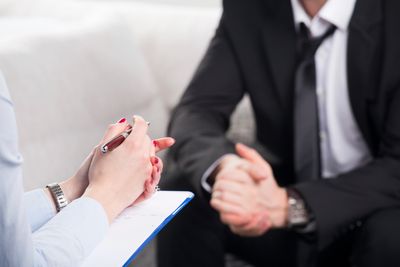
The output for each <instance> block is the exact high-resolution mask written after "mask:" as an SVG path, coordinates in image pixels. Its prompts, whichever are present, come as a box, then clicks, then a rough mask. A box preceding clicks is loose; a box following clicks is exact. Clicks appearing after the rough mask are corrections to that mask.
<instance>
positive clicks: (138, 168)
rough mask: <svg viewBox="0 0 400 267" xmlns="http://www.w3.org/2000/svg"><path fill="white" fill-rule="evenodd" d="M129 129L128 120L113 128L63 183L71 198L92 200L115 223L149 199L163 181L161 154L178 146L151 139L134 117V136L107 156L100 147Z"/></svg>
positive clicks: (167, 138)
mask: <svg viewBox="0 0 400 267" xmlns="http://www.w3.org/2000/svg"><path fill="white" fill-rule="evenodd" d="M128 127H129V123H128V122H127V121H126V119H121V120H120V121H119V122H117V123H115V124H111V125H109V127H108V129H107V131H106V133H105V135H104V137H103V138H102V140H101V141H100V143H99V145H98V146H96V147H95V148H94V149H93V151H92V152H91V153H90V155H89V156H88V157H87V158H86V160H85V161H84V162H83V163H82V165H81V167H80V168H79V170H78V171H77V173H76V174H75V175H74V176H72V177H71V178H70V179H68V180H66V181H65V182H62V183H60V185H61V187H62V189H63V191H64V192H65V194H66V196H67V198H68V199H69V200H70V201H72V200H74V199H76V198H78V197H81V196H84V197H90V198H93V199H95V200H97V201H98V202H99V203H100V204H101V205H102V206H103V208H104V210H105V212H106V214H107V216H108V219H109V221H110V222H111V221H112V220H113V219H114V218H115V217H116V216H117V215H118V214H119V213H120V212H121V211H122V210H124V209H125V208H126V207H128V206H130V205H132V204H133V203H137V202H140V201H143V200H145V199H146V198H149V197H150V196H151V195H152V194H153V193H154V191H155V187H156V185H157V184H158V183H159V181H160V176H161V172H162V169H163V163H162V161H161V159H160V158H158V157H157V156H156V153H157V152H158V151H161V150H163V149H166V148H168V147H170V146H172V145H173V144H174V142H175V141H174V139H172V138H169V137H165V138H160V139H156V140H153V141H152V140H151V139H150V137H149V136H148V134H147V130H148V126H147V124H146V122H145V120H144V119H143V118H141V117H139V116H135V117H134V126H133V130H132V133H131V134H130V135H129V136H128V137H127V138H126V139H125V141H124V142H123V143H122V144H121V145H120V146H118V147H117V148H116V149H115V150H113V151H112V152H109V153H106V154H103V153H102V152H101V151H100V146H101V145H102V144H104V143H106V142H107V141H109V140H110V139H112V138H113V137H115V136H117V135H118V134H120V133H121V132H123V131H125V130H126V129H127V128H128Z"/></svg>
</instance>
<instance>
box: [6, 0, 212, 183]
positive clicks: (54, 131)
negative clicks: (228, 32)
mask: <svg viewBox="0 0 400 267" xmlns="http://www.w3.org/2000/svg"><path fill="white" fill-rule="evenodd" d="M61 3H62V4H60V2H58V3H57V4H56V3H55V2H54V1H51V2H47V1H45V2H37V3H36V4H35V5H33V6H32V7H31V8H27V7H26V6H25V7H24V8H21V9H18V8H13V9H9V11H8V13H7V14H3V16H2V17H1V18H0V34H1V36H2V38H1V41H0V70H1V71H2V72H3V73H4V75H5V77H6V80H7V83H8V85H9V88H10V91H11V95H12V97H13V101H14V104H15V109H16V114H17V121H18V127H19V134H20V149H21V151H22V154H23V156H24V158H25V163H24V173H25V175H24V176H25V185H26V188H27V189H31V188H33V187H37V186H43V185H45V184H46V183H48V182H51V181H54V180H59V179H63V178H66V176H69V175H72V174H73V171H74V170H75V169H76V168H77V167H78V166H79V163H80V162H81V161H82V159H84V157H85V155H86V154H87V153H88V151H90V149H91V147H93V146H94V145H96V142H97V141H98V140H99V138H100V137H101V135H102V133H103V132H104V129H105V127H106V126H107V125H108V124H109V123H112V122H115V121H116V120H118V119H119V118H120V117H122V116H129V117H130V116H131V115H132V114H140V115H142V116H144V117H145V118H146V119H147V120H149V121H151V123H152V125H151V134H152V135H153V136H154V137H157V136H162V135H163V134H164V133H165V129H166V125H167V122H168V116H169V112H170V110H171V109H172V107H173V106H174V105H175V103H176V102H177V100H178V99H179V97H180V95H181V93H182V90H183V89H184V88H185V86H186V84H187V83H188V81H189V79H190V77H191V75H192V73H193V71H194V69H195V67H196V65H197V64H198V62H199V60H200V58H201V56H202V54H203V53H204V51H205V49H206V47H207V43H208V42H209V40H210V38H211V36H212V34H213V31H214V29H215V27H216V24H217V21H218V17H219V13H220V11H219V10H216V9H210V8H199V9H196V8H189V7H169V6H163V5H148V4H141V3H112V2H101V3H98V2H84V3H71V2H65V3H63V2H61Z"/></svg>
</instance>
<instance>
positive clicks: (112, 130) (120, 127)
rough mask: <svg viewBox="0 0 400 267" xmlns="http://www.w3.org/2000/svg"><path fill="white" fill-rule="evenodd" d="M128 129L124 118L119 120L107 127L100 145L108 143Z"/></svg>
mask: <svg viewBox="0 0 400 267" xmlns="http://www.w3.org/2000/svg"><path fill="white" fill-rule="evenodd" d="M129 127H130V125H129V124H128V122H127V120H126V119H125V118H122V119H120V120H119V121H118V122H117V123H114V124H110V125H108V128H107V130H106V132H105V133H104V136H103V139H102V140H101V143H105V142H108V141H110V140H111V139H112V138H114V137H115V136H117V135H118V134H120V133H122V132H123V131H125V130H127V129H128V128H129Z"/></svg>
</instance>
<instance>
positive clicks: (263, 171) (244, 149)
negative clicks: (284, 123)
mask: <svg viewBox="0 0 400 267" xmlns="http://www.w3.org/2000/svg"><path fill="white" fill-rule="evenodd" d="M236 153H237V154H238V155H239V156H240V157H242V158H243V159H246V160H248V161H249V162H250V163H253V164H250V166H248V167H247V168H248V169H249V171H251V172H250V173H252V174H253V175H252V177H253V178H255V179H256V180H259V181H260V180H264V179H265V178H266V177H270V176H273V173H272V168H271V166H270V165H269V163H268V162H267V161H266V160H264V158H263V157H262V156H261V155H260V154H259V153H258V152H257V151H256V150H255V149H253V148H250V147H248V146H246V145H244V144H241V143H238V144H236Z"/></svg>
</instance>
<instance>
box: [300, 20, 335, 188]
mask: <svg viewBox="0 0 400 267" xmlns="http://www.w3.org/2000/svg"><path fill="white" fill-rule="evenodd" d="M335 30H336V27H335V26H333V25H332V26H331V27H330V28H329V29H328V30H327V31H326V32H325V34H323V35H322V36H320V37H318V38H310V36H309V31H308V28H307V26H306V25H304V24H303V23H301V24H300V34H299V38H298V44H297V45H298V47H297V49H298V51H297V53H298V63H297V69H296V74H295V75H296V76H295V100H294V155H295V157H294V163H295V164H294V167H295V172H296V176H297V181H298V182H304V181H309V180H316V179H318V178H319V177H320V176H321V163H320V149H319V142H320V139H319V118H318V102H317V94H316V67H315V60H314V56H315V52H316V51H317V49H318V47H319V46H320V45H321V43H322V42H323V41H324V40H325V38H327V37H329V36H330V35H332V34H333V33H334V32H335Z"/></svg>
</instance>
